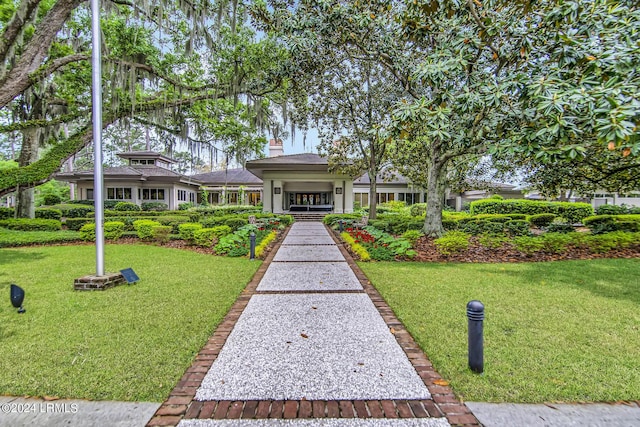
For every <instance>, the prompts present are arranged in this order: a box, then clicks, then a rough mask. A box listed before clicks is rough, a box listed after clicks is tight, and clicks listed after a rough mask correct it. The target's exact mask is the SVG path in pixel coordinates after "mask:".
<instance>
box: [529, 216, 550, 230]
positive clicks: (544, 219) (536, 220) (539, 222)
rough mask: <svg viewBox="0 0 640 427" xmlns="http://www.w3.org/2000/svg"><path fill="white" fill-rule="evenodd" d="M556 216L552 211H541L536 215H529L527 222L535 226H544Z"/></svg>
mask: <svg viewBox="0 0 640 427" xmlns="http://www.w3.org/2000/svg"><path fill="white" fill-rule="evenodd" d="M555 218H556V214H552V213H543V214H537V215H531V216H530V217H529V222H530V223H531V224H533V225H535V226H536V227H546V226H548V225H549V224H551V223H552V222H553V220H554V219H555Z"/></svg>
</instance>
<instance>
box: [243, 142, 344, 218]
mask: <svg viewBox="0 0 640 427" xmlns="http://www.w3.org/2000/svg"><path fill="white" fill-rule="evenodd" d="M247 169H248V170H249V171H250V172H251V173H253V174H254V175H256V176H257V177H259V178H261V179H262V180H263V209H264V211H265V212H273V213H284V212H288V211H291V212H296V211H298V212H299V211H320V212H335V213H346V212H352V211H353V178H352V177H350V176H347V175H342V174H336V173H331V172H329V171H328V163H327V159H326V158H323V157H321V156H319V155H317V154H311V153H304V154H293V155H290V156H279V157H271V158H268V159H258V160H252V161H249V162H247Z"/></svg>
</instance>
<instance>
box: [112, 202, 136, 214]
mask: <svg viewBox="0 0 640 427" xmlns="http://www.w3.org/2000/svg"><path fill="white" fill-rule="evenodd" d="M113 209H114V210H116V211H121V212H136V211H141V210H142V209H141V208H140V206H138V205H136V204H135V203H132V202H118V203H116V205H115V206H114V207H113Z"/></svg>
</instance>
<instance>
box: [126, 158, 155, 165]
mask: <svg viewBox="0 0 640 427" xmlns="http://www.w3.org/2000/svg"><path fill="white" fill-rule="evenodd" d="M131 164H132V165H155V164H156V161H155V160H153V159H131Z"/></svg>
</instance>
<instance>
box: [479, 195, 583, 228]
mask: <svg viewBox="0 0 640 427" xmlns="http://www.w3.org/2000/svg"><path fill="white" fill-rule="evenodd" d="M511 213H517V214H525V215H537V214H542V213H552V214H555V215H557V216H561V217H564V218H566V219H567V221H569V222H571V223H577V222H580V221H582V219H583V218H586V217H588V216H591V215H593V207H592V206H591V205H590V204H588V203H570V202H544V201H537V200H524V199H510V200H495V199H483V200H477V201H475V202H471V214H472V215H477V214H511Z"/></svg>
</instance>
